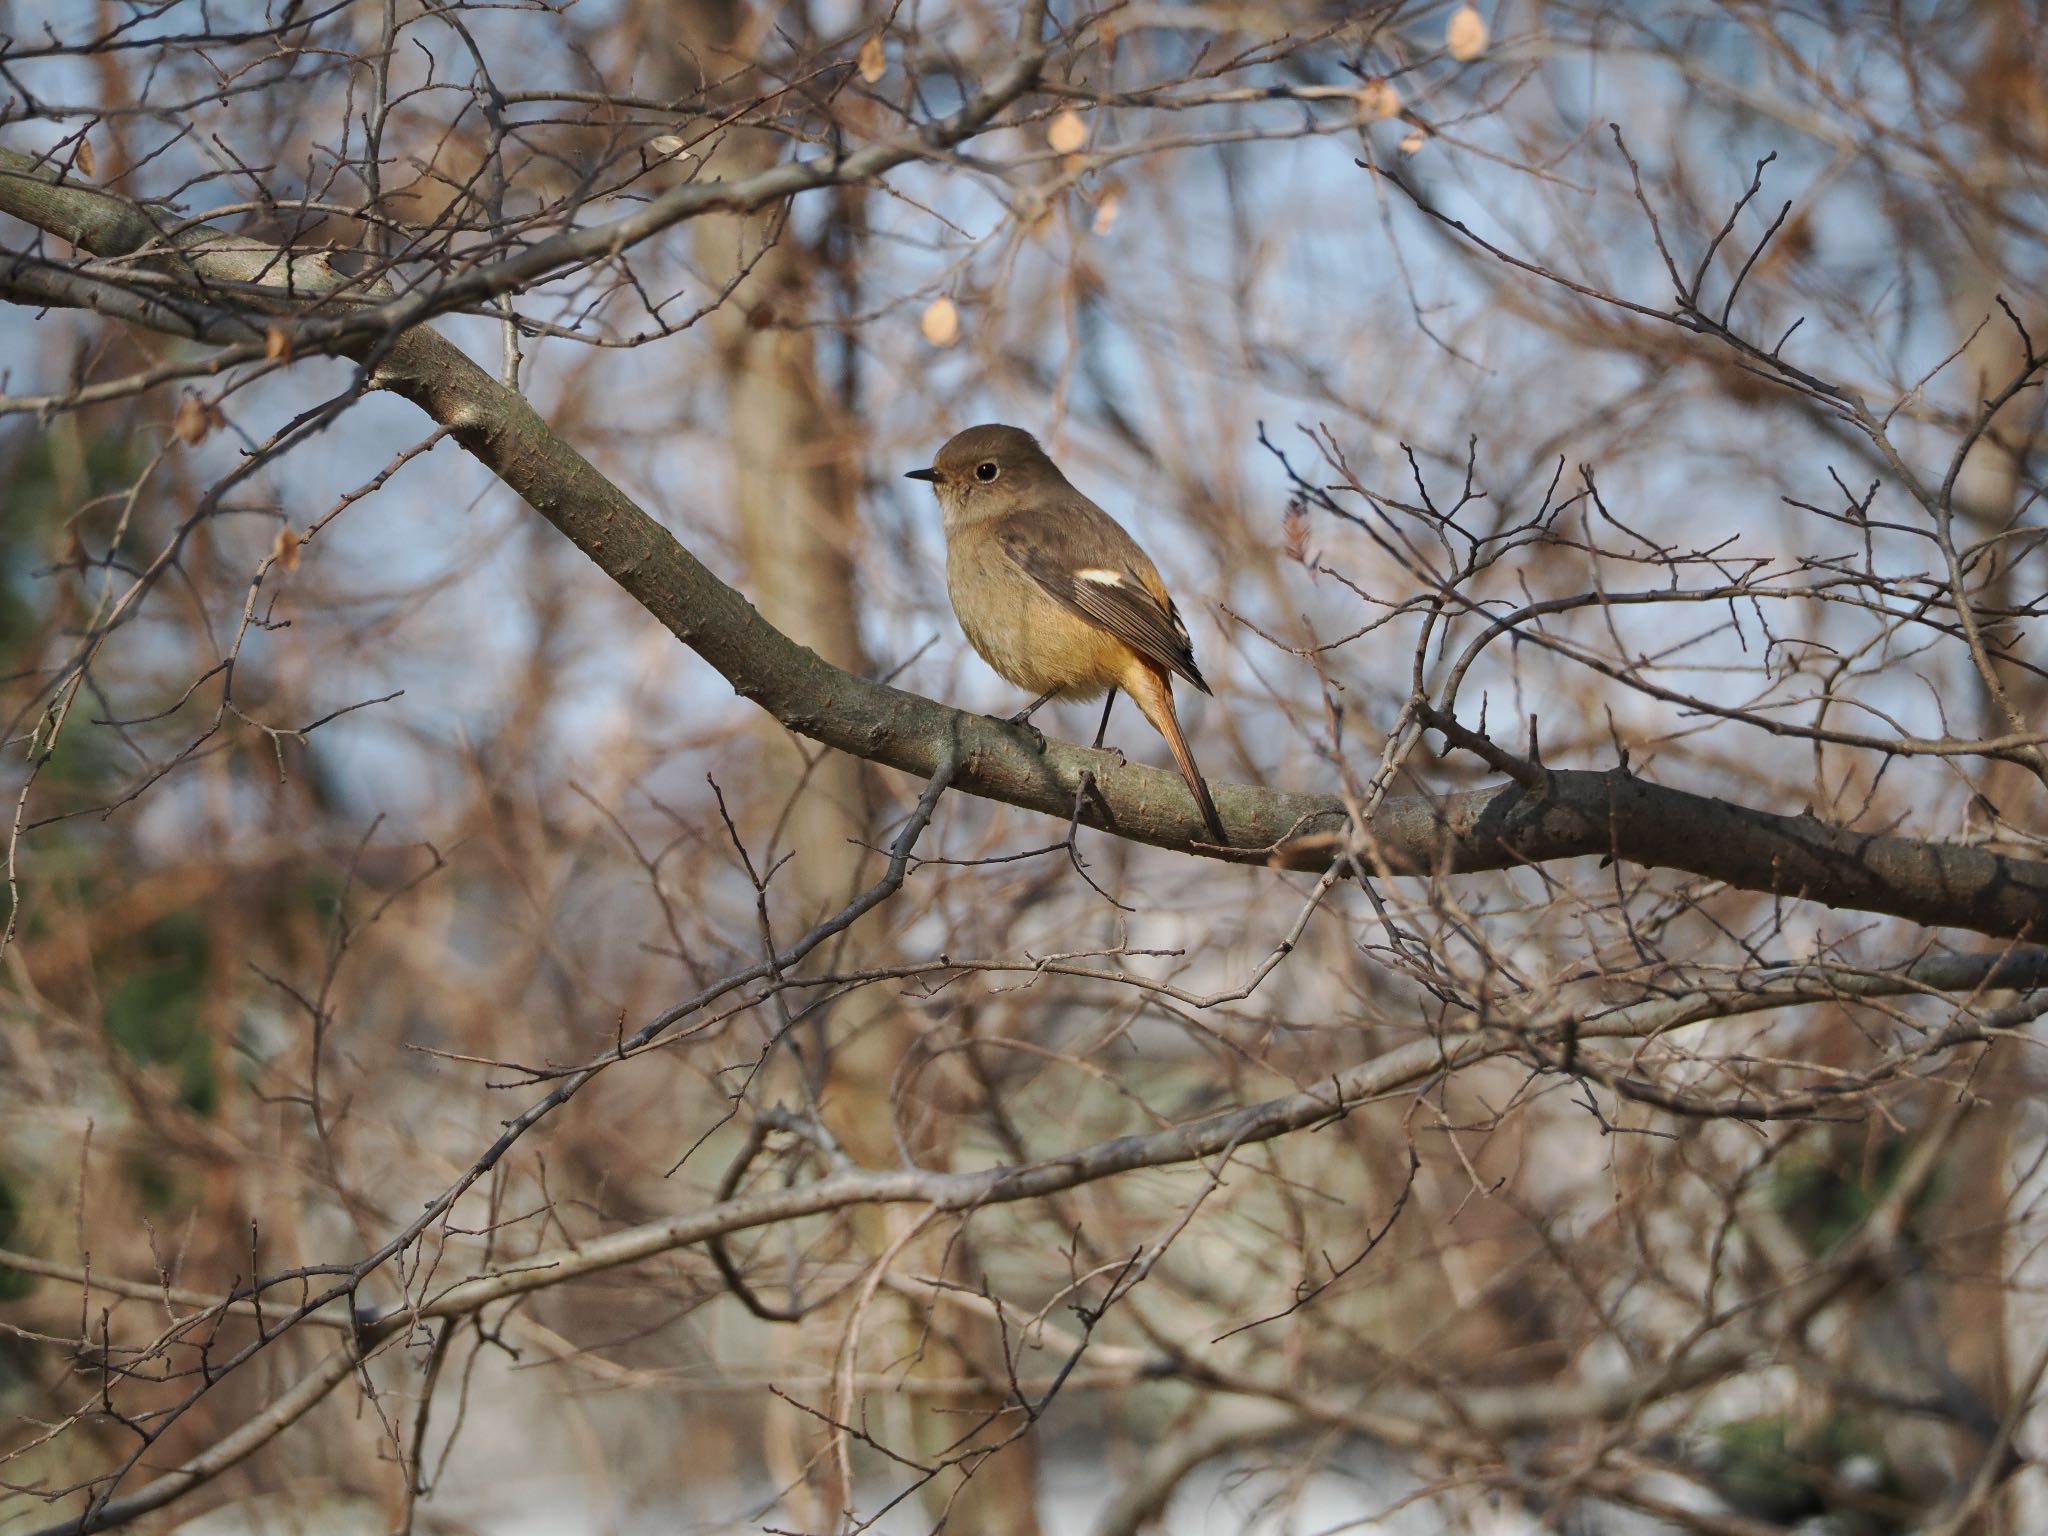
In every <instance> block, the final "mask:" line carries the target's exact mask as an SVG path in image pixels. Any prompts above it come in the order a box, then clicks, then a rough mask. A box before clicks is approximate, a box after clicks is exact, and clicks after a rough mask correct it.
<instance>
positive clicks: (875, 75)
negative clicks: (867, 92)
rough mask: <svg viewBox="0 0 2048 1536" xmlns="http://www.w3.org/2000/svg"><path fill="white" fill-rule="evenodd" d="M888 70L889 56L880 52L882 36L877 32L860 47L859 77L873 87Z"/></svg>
mask: <svg viewBox="0 0 2048 1536" xmlns="http://www.w3.org/2000/svg"><path fill="white" fill-rule="evenodd" d="M888 68H889V56H888V55H887V54H886V53H884V52H883V51H882V34H881V33H879V32H877V33H876V34H875V35H874V36H873V37H871V38H869V39H868V40H867V41H866V42H864V43H862V44H861V45H860V77H861V79H863V80H865V81H867V83H868V84H869V85H873V84H874V83H875V82H876V81H877V80H879V79H881V78H882V75H883V73H884V72H885V71H886V70H887V69H888Z"/></svg>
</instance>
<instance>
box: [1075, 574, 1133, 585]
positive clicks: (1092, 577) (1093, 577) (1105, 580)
mask: <svg viewBox="0 0 2048 1536" xmlns="http://www.w3.org/2000/svg"><path fill="white" fill-rule="evenodd" d="M1074 579H1075V580H1076V581H1092V582H1094V583H1095V585H1097V586H1098V587H1121V586H1123V585H1125V584H1126V583H1127V582H1128V581H1129V580H1130V578H1129V577H1128V576H1126V575H1124V573H1123V572H1122V571H1104V570H1087V571H1076V572H1074Z"/></svg>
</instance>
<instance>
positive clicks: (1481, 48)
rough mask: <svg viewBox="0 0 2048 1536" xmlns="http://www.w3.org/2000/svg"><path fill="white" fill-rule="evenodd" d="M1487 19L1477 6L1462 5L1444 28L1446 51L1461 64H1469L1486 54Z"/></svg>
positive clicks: (1452, 13) (1453, 13) (1452, 14)
mask: <svg viewBox="0 0 2048 1536" xmlns="http://www.w3.org/2000/svg"><path fill="white" fill-rule="evenodd" d="M1486 41H1487V33H1486V18H1485V17H1484V16H1481V15H1480V14H1479V8H1478V7H1477V6H1475V5H1461V6H1459V7H1458V8H1457V9H1456V10H1455V11H1453V12H1451V21H1450V25H1449V26H1447V27H1445V28H1444V49H1445V51H1446V52H1448V53H1449V54H1450V56H1451V57H1452V58H1454V59H1456V60H1457V61H1458V62H1459V63H1460V64H1469V63H1471V62H1472V60H1474V59H1476V58H1478V57H1479V55H1481V54H1482V53H1484V52H1486Z"/></svg>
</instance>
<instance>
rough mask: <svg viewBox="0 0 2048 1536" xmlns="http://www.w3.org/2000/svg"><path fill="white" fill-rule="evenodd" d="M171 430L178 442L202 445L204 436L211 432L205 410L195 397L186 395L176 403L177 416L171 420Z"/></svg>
mask: <svg viewBox="0 0 2048 1536" xmlns="http://www.w3.org/2000/svg"><path fill="white" fill-rule="evenodd" d="M171 430H172V431H173V432H175V433H177V434H178V437H179V440H180V441H182V442H186V443H203V442H205V441H206V434H207V433H208V432H210V431H212V430H213V422H212V421H211V420H210V419H208V414H207V409H206V406H205V404H204V402H202V401H201V400H200V398H199V397H198V396H197V395H193V394H188V395H186V396H185V398H184V399H182V400H180V401H179V402H178V414H177V415H176V416H175V417H173V418H172V419H171Z"/></svg>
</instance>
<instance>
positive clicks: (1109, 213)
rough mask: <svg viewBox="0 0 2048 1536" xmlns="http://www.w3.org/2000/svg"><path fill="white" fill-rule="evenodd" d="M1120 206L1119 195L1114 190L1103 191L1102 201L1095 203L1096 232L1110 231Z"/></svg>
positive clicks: (1104, 232)
mask: <svg viewBox="0 0 2048 1536" xmlns="http://www.w3.org/2000/svg"><path fill="white" fill-rule="evenodd" d="M1118 206H1119V204H1118V201H1117V195H1116V194H1115V193H1114V192H1105V193H1103V195H1102V201H1101V202H1099V203H1097V204H1096V205H1095V223H1094V225H1093V226H1092V227H1093V228H1094V230H1095V233H1096V234H1098V235H1106V234H1108V233H1109V226H1110V225H1112V224H1114V223H1115V222H1116V211H1117V208H1118Z"/></svg>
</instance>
